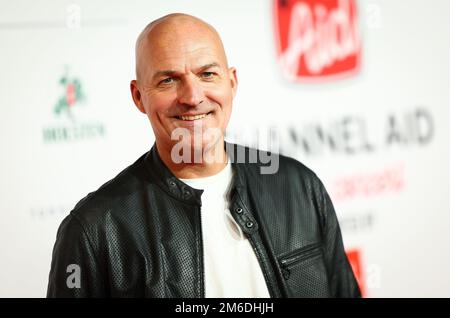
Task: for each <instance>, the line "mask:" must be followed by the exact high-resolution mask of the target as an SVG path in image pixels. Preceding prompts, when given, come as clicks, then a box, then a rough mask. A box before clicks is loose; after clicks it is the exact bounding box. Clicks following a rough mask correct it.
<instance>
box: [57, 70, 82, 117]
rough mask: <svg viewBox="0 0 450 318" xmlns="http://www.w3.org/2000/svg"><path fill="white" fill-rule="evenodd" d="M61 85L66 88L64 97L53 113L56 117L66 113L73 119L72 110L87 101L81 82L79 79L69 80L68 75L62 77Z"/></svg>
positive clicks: (60, 99)
mask: <svg viewBox="0 0 450 318" xmlns="http://www.w3.org/2000/svg"><path fill="white" fill-rule="evenodd" d="M59 84H61V85H62V86H63V87H64V95H63V96H61V97H60V98H59V100H58V102H57V103H56V105H55V107H54V109H53V111H54V113H55V114H56V115H60V114H61V113H63V112H65V113H67V115H68V116H69V117H70V118H71V119H73V114H72V109H73V107H74V106H75V105H76V104H79V103H83V102H84V101H85V100H86V97H85V95H84V92H83V90H82V86H81V82H80V81H79V80H78V79H77V78H69V77H68V76H67V75H65V76H63V77H61V79H60V80H59Z"/></svg>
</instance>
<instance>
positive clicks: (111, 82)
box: [0, 0, 450, 297]
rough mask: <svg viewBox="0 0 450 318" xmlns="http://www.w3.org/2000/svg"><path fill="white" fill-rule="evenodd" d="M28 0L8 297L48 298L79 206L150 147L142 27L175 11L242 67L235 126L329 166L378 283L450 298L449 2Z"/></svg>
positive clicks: (13, 14) (5, 88) (9, 121)
mask: <svg viewBox="0 0 450 318" xmlns="http://www.w3.org/2000/svg"><path fill="white" fill-rule="evenodd" d="M21 3H22V2H20V1H19V2H17V3H16V2H15V3H14V4H12V3H8V2H6V1H2V7H4V10H2V12H0V21H2V22H0V43H1V47H2V59H1V60H0V65H1V69H2V72H1V73H0V92H1V94H0V105H1V108H2V117H1V119H0V121H1V135H0V138H1V139H0V140H1V147H2V149H3V150H2V158H1V160H2V161H1V163H2V165H1V166H0V169H1V175H2V179H1V182H0V187H1V188H0V189H1V200H0V208H1V210H0V239H1V241H2V242H3V244H2V245H1V248H0V257H1V260H2V262H1V263H0V264H1V265H0V266H1V268H0V282H1V284H0V296H1V297H11V296H18V297H42V296H45V293H46V284H47V278H48V272H49V269H50V260H51V252H52V248H53V244H54V241H55V238H56V231H57V228H58V226H59V224H60V222H61V221H62V219H63V218H64V216H65V215H67V214H68V213H69V212H70V210H71V209H72V207H73V206H74V205H75V204H76V203H77V202H78V200H80V199H81V198H82V197H84V196H85V195H87V194H88V193H89V192H91V191H94V190H95V189H97V188H98V187H99V186H100V185H102V184H103V183H104V182H106V181H108V180H109V179H111V178H112V177H114V176H115V175H116V174H117V173H119V172H120V171H121V170H122V169H123V168H125V167H126V166H128V165H129V164H131V163H132V162H134V161H135V160H136V159H137V158H138V157H139V156H140V155H141V154H142V153H144V152H146V151H148V150H149V149H150V147H151V146H152V144H153V141H154V137H153V134H152V131H151V127H150V124H149V122H148V120H147V118H146V117H145V116H144V115H142V114H141V113H140V112H139V111H138V110H137V109H136V107H135V106H134V105H133V102H132V99H131V96H130V93H129V81H130V80H131V79H133V78H134V41H135V39H136V37H137V35H138V33H139V32H140V31H141V29H142V28H143V27H144V26H145V25H146V24H147V23H148V22H149V21H151V20H153V19H155V18H157V17H159V16H161V15H164V14H167V13H169V12H186V13H191V14H194V15H197V16H199V17H201V18H203V19H205V20H206V21H208V22H210V23H211V24H213V25H214V26H215V27H216V28H217V29H218V31H219V33H220V34H221V35H222V37H223V40H224V44H225V48H226V50H227V53H228V56H229V62H230V64H231V65H233V66H235V67H236V68H237V70H238V78H239V89H238V94H237V97H236V99H235V103H234V109H233V115H232V119H231V122H230V126H229V129H228V131H227V137H226V138H227V139H228V140H229V141H235V142H239V143H243V144H247V145H251V146H257V147H260V148H265V149H272V150H275V151H279V152H281V153H282V154H285V155H288V156H292V157H294V158H296V159H298V160H300V161H302V162H303V163H304V164H306V165H307V166H309V167H310V168H312V169H313V170H314V171H315V172H316V173H317V174H318V176H319V177H320V178H321V179H322V181H323V182H324V184H325V186H326V187H327V189H328V191H329V193H330V196H331V198H332V200H333V202H334V204H335V208H336V212H337V214H338V217H339V221H340V224H341V229H342V232H343V236H344V243H345V246H346V251H347V255H348V257H349V260H350V263H351V265H352V267H353V269H354V271H355V274H356V276H357V279H358V282H359V284H360V286H361V288H362V291H363V293H364V295H365V296H366V297H401V296H405V297H411V296H418V297H431V296H447V297H449V296H450V284H449V283H448V282H450V274H449V273H448V271H447V268H448V267H449V266H450V252H448V250H449V249H448V248H447V242H450V231H449V230H450V202H448V201H447V200H445V199H446V198H448V197H450V169H449V168H448V167H447V165H448V162H450V144H449V141H448V140H447V139H448V137H449V136H450V126H449V125H448V120H449V118H450V108H449V104H450V91H449V90H448V88H447V86H448V83H449V82H450V63H449V62H448V56H450V43H448V40H447V39H446V34H448V31H450V19H449V17H450V16H449V15H450V14H449V13H448V12H450V3H448V2H447V1H446V0H436V1H433V4H431V3H429V2H427V1H425V0H414V1H412V0H408V1H407V0H402V1H401V0H399V1H382V0H367V1H356V0H315V1H313V0H264V1H263V0H251V1H250V0H249V1H245V2H244V1H234V2H233V1H232V2H227V1H216V2H214V3H212V2H211V1H203V0H193V1H190V2H189V3H186V2H185V1H171V2H170V4H169V3H166V2H163V1H156V0H152V1H138V2H136V4H135V5H133V6H132V7H130V6H129V5H128V6H127V4H126V3H122V4H118V3H116V4H111V3H109V2H107V1H100V0H96V1H79V2H74V3H70V4H64V3H61V4H55V3H54V2H51V1H44V3H42V2H40V3H39V4H37V3H36V4H33V3H29V2H25V1H23V3H22V4H23V5H22V6H21V5H20V4H21ZM25 8H26V9H25Z"/></svg>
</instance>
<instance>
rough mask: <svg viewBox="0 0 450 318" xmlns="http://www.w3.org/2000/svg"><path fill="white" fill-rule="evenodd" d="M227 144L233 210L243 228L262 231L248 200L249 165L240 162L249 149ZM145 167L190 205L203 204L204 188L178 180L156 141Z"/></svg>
mask: <svg viewBox="0 0 450 318" xmlns="http://www.w3.org/2000/svg"><path fill="white" fill-rule="evenodd" d="M224 147H225V150H226V152H227V155H228V157H229V160H230V161H231V168H232V170H233V180H232V186H231V191H230V194H229V201H230V205H229V208H230V212H231V214H232V216H233V217H234V218H235V220H236V221H237V222H238V223H239V225H240V226H241V229H242V230H243V231H244V232H245V233H247V234H252V233H255V232H256V231H257V230H258V227H259V226H258V223H257V222H256V219H255V218H254V216H253V213H254V212H252V211H250V210H251V208H250V202H249V200H248V193H247V188H248V186H247V182H246V177H245V175H246V166H247V165H246V164H245V163H240V159H242V158H240V157H239V154H241V155H242V154H243V155H244V156H245V157H244V158H246V157H247V156H248V155H249V148H247V147H243V146H240V145H237V144H233V143H228V142H224ZM144 160H145V166H146V168H147V170H148V172H149V173H150V175H151V176H152V181H153V182H155V183H157V184H158V186H159V187H160V188H162V189H163V190H164V191H165V192H166V193H167V194H168V195H170V196H171V197H173V198H175V199H177V200H179V201H182V202H184V203H187V204H190V205H197V206H201V204H202V201H201V195H202V193H203V190H199V189H194V188H192V187H190V186H189V185H187V184H186V183H184V182H183V181H181V180H180V179H178V178H177V177H176V176H175V175H174V174H173V173H172V172H171V171H170V169H169V168H168V167H167V166H166V165H165V164H164V162H163V161H162V160H161V157H160V156H159V154H158V151H157V148H156V143H155V144H154V145H153V147H152V149H151V150H150V151H149V152H148V153H147V154H146V155H145V159H144Z"/></svg>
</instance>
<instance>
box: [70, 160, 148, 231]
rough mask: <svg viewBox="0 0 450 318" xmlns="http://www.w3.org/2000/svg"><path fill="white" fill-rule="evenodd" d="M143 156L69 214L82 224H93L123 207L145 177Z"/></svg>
mask: <svg viewBox="0 0 450 318" xmlns="http://www.w3.org/2000/svg"><path fill="white" fill-rule="evenodd" d="M145 156H146V154H144V155H143V156H141V157H140V158H139V159H138V160H136V162H134V163H133V164H131V165H130V166H128V167H127V168H125V169H124V170H122V171H121V172H120V173H119V174H118V175H117V176H115V177H114V178H112V179H111V180H109V181H107V182H106V183H104V184H103V185H101V186H100V187H99V188H98V189H97V190H95V191H93V192H90V193H88V194H87V195H86V196H85V197H84V198H83V199H81V200H80V201H79V202H78V203H77V204H76V205H75V207H74V208H73V209H72V211H71V212H70V214H71V215H73V216H75V217H76V218H77V219H78V220H79V221H80V222H81V223H82V224H94V223H96V222H97V221H98V220H99V219H103V218H104V217H105V214H107V213H109V212H111V211H112V210H113V209H117V207H121V206H124V202H126V201H127V198H129V197H130V196H132V195H133V194H135V193H136V191H137V190H138V189H140V188H141V186H142V183H143V182H144V178H145V176H146V169H145V163H144V161H145Z"/></svg>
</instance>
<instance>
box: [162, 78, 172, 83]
mask: <svg viewBox="0 0 450 318" xmlns="http://www.w3.org/2000/svg"><path fill="white" fill-rule="evenodd" d="M172 82H173V78H172V77H168V78H165V79H163V80H162V81H161V82H159V83H160V84H171V83H172Z"/></svg>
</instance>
